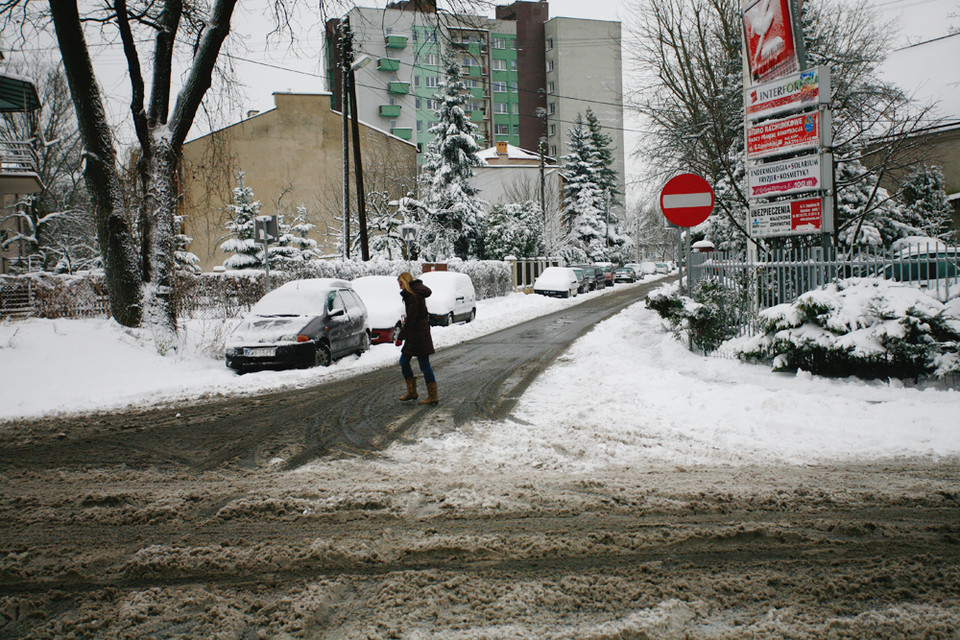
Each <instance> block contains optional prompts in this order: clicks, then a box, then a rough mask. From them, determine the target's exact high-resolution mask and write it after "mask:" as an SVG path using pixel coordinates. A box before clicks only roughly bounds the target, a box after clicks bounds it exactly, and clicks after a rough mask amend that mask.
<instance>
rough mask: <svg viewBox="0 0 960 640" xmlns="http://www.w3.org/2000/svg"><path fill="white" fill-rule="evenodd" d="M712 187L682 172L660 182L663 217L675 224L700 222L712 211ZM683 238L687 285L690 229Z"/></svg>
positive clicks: (688, 283) (681, 281)
mask: <svg viewBox="0 0 960 640" xmlns="http://www.w3.org/2000/svg"><path fill="white" fill-rule="evenodd" d="M715 199H716V198H715V195H714V193H713V187H711V186H710V183H709V182H707V181H706V179H704V178H703V177H702V176H698V175H697V174H695V173H681V174H680V175H678V176H674V177H672V178H670V180H668V181H667V184H665V185H663V190H662V191H661V192H660V210H661V211H662V212H663V215H664V217H665V218H666V219H667V220H669V221H670V222H672V223H673V224H675V225H677V226H678V227H688V228H689V227H695V226H697V225H698V224H701V223H703V222H704V221H705V220H706V219H707V218H708V217H710V213H711V212H712V211H713V204H714V201H715ZM685 236H686V242H685V243H684V244H685V249H684V256H683V262H684V264H685V265H686V267H685V268H684V269H683V270H685V271H686V275H687V286H688V287H689V285H690V232H689V230H688V231H687V232H686V234H685ZM680 286H681V287H682V286H683V273H682V271H681V275H680Z"/></svg>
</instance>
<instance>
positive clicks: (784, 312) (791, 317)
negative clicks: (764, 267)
mask: <svg viewBox="0 0 960 640" xmlns="http://www.w3.org/2000/svg"><path fill="white" fill-rule="evenodd" d="M760 316H761V323H762V324H763V328H764V334H763V335H762V336H759V337H753V338H746V339H743V338H741V339H735V340H731V341H728V342H727V343H726V344H725V347H726V348H729V349H731V350H732V351H733V352H734V353H737V354H738V355H740V356H741V357H747V358H755V359H758V360H762V361H766V362H770V361H772V362H773V365H774V368H775V369H777V370H797V369H802V370H806V371H810V372H813V373H817V374H824V375H859V376H861V377H865V378H875V377H900V378H910V377H917V376H921V375H926V374H933V375H935V376H938V377H943V376H945V375H948V374H955V373H958V372H960V361H958V358H957V345H958V343H960V299H958V298H954V299H952V300H950V301H948V302H947V303H946V304H944V303H941V302H939V301H938V300H936V299H935V298H933V297H931V296H929V295H927V294H926V293H925V292H924V291H923V290H921V289H919V288H917V287H911V286H906V285H902V284H899V283H896V282H890V281H887V280H882V279H876V278H851V279H848V280H842V281H839V282H835V283H831V284H830V285H828V286H826V287H825V288H823V289H818V290H815V291H810V292H808V293H805V294H803V295H801V296H800V297H799V298H797V300H796V301H794V302H792V303H789V304H781V305H777V306H775V307H772V308H770V309H766V310H764V311H762V312H761V313H760Z"/></svg>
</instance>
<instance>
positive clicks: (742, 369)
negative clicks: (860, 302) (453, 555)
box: [0, 279, 960, 475]
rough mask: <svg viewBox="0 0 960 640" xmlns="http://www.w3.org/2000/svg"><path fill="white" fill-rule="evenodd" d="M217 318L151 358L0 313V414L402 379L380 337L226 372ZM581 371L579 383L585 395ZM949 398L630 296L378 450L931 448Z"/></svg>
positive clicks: (951, 452)
mask: <svg viewBox="0 0 960 640" xmlns="http://www.w3.org/2000/svg"><path fill="white" fill-rule="evenodd" d="M649 281H650V280H649V279H648V280H646V282H649ZM631 286H638V285H626V284H618V285H616V287H615V289H614V291H619V290H621V289H622V288H623V287H631ZM608 291H609V290H601V291H597V292H592V293H589V294H583V295H581V296H578V297H576V298H571V299H568V300H560V299H553V298H544V297H541V296H536V295H523V294H519V293H515V294H511V295H509V296H505V297H502V298H496V299H493V300H482V301H480V303H479V304H478V313H477V319H476V320H475V321H474V322H472V323H470V324H458V325H454V326H452V327H436V328H435V329H434V330H433V336H434V341H435V342H436V343H437V346H438V347H443V346H448V345H451V344H456V343H458V342H461V341H464V340H469V339H471V338H474V337H477V336H480V335H484V334H486V333H490V332H493V331H496V330H498V329H500V328H503V327H506V326H510V325H513V324H516V323H519V322H522V321H524V320H528V319H531V318H535V317H538V316H540V315H544V314H547V313H551V312H553V311H556V310H559V309H562V308H566V307H570V306H573V305H576V304H579V303H580V302H583V301H584V300H585V299H587V298H588V297H590V298H592V297H596V296H602V295H607V293H608ZM226 324H227V326H230V323H229V322H228V323H226ZM224 325H225V323H224V321H222V320H208V321H205V322H204V321H196V320H194V321H190V322H189V323H187V328H186V342H187V347H186V348H185V349H184V350H183V352H182V353H181V354H180V355H177V356H170V357H161V356H159V355H157V353H156V352H155V351H154V350H153V349H152V346H151V341H150V340H149V339H148V338H145V337H144V336H143V335H142V334H140V333H139V332H135V331H130V330H124V329H122V328H121V327H119V325H117V324H116V323H114V322H109V321H106V320H30V321H25V322H3V323H0V376H2V384H0V420H3V419H13V420H16V419H17V418H19V417H26V416H37V415H45V414H51V413H55V412H73V411H78V410H87V411H89V410H114V409H117V408H118V407H123V406H127V405H139V406H147V405H153V404H162V405H164V406H168V407H169V408H170V409H171V411H176V409H177V407H178V405H180V404H182V403H184V402H187V401H190V400H195V399H197V398H198V397H201V396H218V395H240V394H249V393H252V392H256V391H261V390H266V389H278V388H281V387H288V388H294V387H297V386H306V385H313V384H317V383H320V382H323V381H324V380H331V379H334V378H343V377H348V376H352V375H356V374H357V373H360V372H363V371H367V370H371V369H374V368H380V367H394V368H397V389H396V392H397V394H398V395H399V393H400V392H401V391H402V379H401V375H400V372H399V367H397V365H396V358H397V357H398V355H397V354H398V352H399V350H398V349H397V348H396V347H395V346H393V345H392V344H382V345H374V346H373V347H372V348H371V349H370V351H368V352H367V353H365V354H364V355H363V356H361V357H359V358H358V357H357V356H349V357H347V358H344V359H343V360H340V361H338V362H337V363H335V364H334V365H333V366H331V367H329V368H323V367H320V368H313V369H308V370H299V371H282V372H268V371H265V372H260V373H254V374H247V375H244V376H237V375H235V374H234V373H233V372H231V371H229V370H228V369H226V367H225V366H224V363H223V359H222V352H221V353H219V354H215V355H214V354H211V353H210V351H209V350H208V349H207V347H209V345H210V344H212V343H214V342H216V340H217V337H218V336H220V337H221V339H222V335H223V331H224ZM12 372H15V373H16V375H11V374H12ZM611 372H616V373H611ZM437 377H438V382H439V386H440V397H441V403H440V406H439V407H438V408H437V411H441V412H442V411H443V407H444V404H443V398H444V396H445V394H451V393H455V390H451V389H449V388H447V387H445V386H444V372H443V369H442V367H438V368H437ZM585 381H591V392H590V393H589V394H584V393H583V389H584V384H585ZM595 381H602V384H592V383H593V382H595ZM388 392H391V393H392V391H390V390H388ZM958 407H960V391H955V390H953V391H938V390H934V389H927V390H919V389H911V388H904V386H903V385H902V384H900V383H899V382H886V381H876V382H864V381H859V380H856V379H853V378H849V379H827V378H819V377H815V376H811V375H809V374H805V373H802V372H801V373H799V374H796V375H794V374H783V373H773V372H771V371H770V368H769V367H767V366H761V365H747V364H742V363H740V362H738V361H736V360H733V359H724V358H703V357H700V356H697V355H694V354H692V353H690V352H689V351H687V350H686V349H685V348H684V347H683V346H682V345H681V344H680V343H678V342H677V341H676V340H675V339H674V338H673V337H672V336H671V334H669V333H668V332H666V331H665V330H663V329H662V328H661V321H660V319H659V317H658V316H657V315H656V314H655V313H654V312H652V311H650V310H648V309H646V308H645V305H644V304H643V303H642V302H641V303H638V304H635V305H633V306H631V307H629V308H627V309H626V310H624V311H623V312H621V313H620V314H618V315H616V316H614V317H613V318H611V319H609V320H607V321H606V322H603V323H601V324H599V325H598V326H597V327H596V328H594V329H593V330H592V331H590V332H589V333H587V334H586V335H585V336H584V337H583V338H581V339H580V340H579V341H577V342H576V343H574V345H573V346H572V347H571V348H570V349H569V350H568V351H567V352H565V353H564V354H563V355H561V356H560V358H559V359H558V360H557V361H556V362H555V363H554V364H553V365H552V366H551V367H550V368H548V370H547V371H545V372H544V373H543V374H542V375H541V376H540V377H539V378H538V379H537V380H536V381H535V382H534V384H533V385H531V387H530V388H529V389H528V390H527V391H526V392H525V393H524V395H523V397H522V398H521V400H520V402H519V404H518V405H517V407H516V409H515V411H514V417H515V418H516V419H515V420H511V419H508V420H505V421H503V422H484V423H479V424H473V425H465V426H464V427H463V428H461V429H459V430H457V431H455V432H453V433H450V434H448V435H446V436H443V437H440V438H428V439H424V440H421V441H419V442H416V443H413V444H407V445H396V446H394V447H392V448H391V451H390V453H389V455H390V456H391V457H392V458H393V459H395V460H402V461H403V462H404V463H405V464H408V465H411V468H413V467H417V468H424V469H428V468H433V467H443V468H457V469H461V470H463V471H464V472H471V473H477V474H481V475H486V474H494V475H496V474H505V473H514V472H527V471H534V470H536V471H539V472H544V471H556V472H571V473H590V472H592V471H594V470H596V471H603V470H605V471H611V470H615V469H618V468H631V469H638V468H646V467H649V466H651V465H674V466H683V467H688V466H691V465H700V464H704V465H731V466H741V465H743V466H748V465H758V464H760V465H762V464H781V463H783V464H806V463H814V462H822V461H837V460H847V461H849V460H876V459H881V458H892V457H902V456H922V457H945V456H956V455H960V438H957V437H956V426H957V421H956V416H957V409H958Z"/></svg>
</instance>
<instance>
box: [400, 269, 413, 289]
mask: <svg viewBox="0 0 960 640" xmlns="http://www.w3.org/2000/svg"><path fill="white" fill-rule="evenodd" d="M397 280H399V281H400V286H401V287H403V290H404V291H408V292H410V293H413V289H411V288H410V283H411V282H413V280H414V278H413V274H411V273H410V272H409V271H404V272H403V273H401V274H400V275H399V276H397Z"/></svg>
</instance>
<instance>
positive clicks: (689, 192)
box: [660, 173, 714, 227]
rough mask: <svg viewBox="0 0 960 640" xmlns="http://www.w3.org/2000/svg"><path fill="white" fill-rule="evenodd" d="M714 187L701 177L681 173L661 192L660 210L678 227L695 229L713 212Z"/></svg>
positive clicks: (671, 179)
mask: <svg viewBox="0 0 960 640" xmlns="http://www.w3.org/2000/svg"><path fill="white" fill-rule="evenodd" d="M713 202H714V195H713V187H711V186H710V183H709V182H707V181H706V180H705V179H704V178H702V177H701V176H698V175H696V174H694V173H681V174H680V175H678V176H674V177H672V178H670V180H668V181H667V184H665V185H664V186H663V190H662V191H661V192H660V210H661V211H663V215H664V217H665V218H666V219H667V220H669V221H670V222H672V223H673V224H675V225H677V226H678V227H695V226H697V225H698V224H700V223H701V222H703V221H704V220H706V219H707V218H708V217H709V216H710V212H711V211H713Z"/></svg>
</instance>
